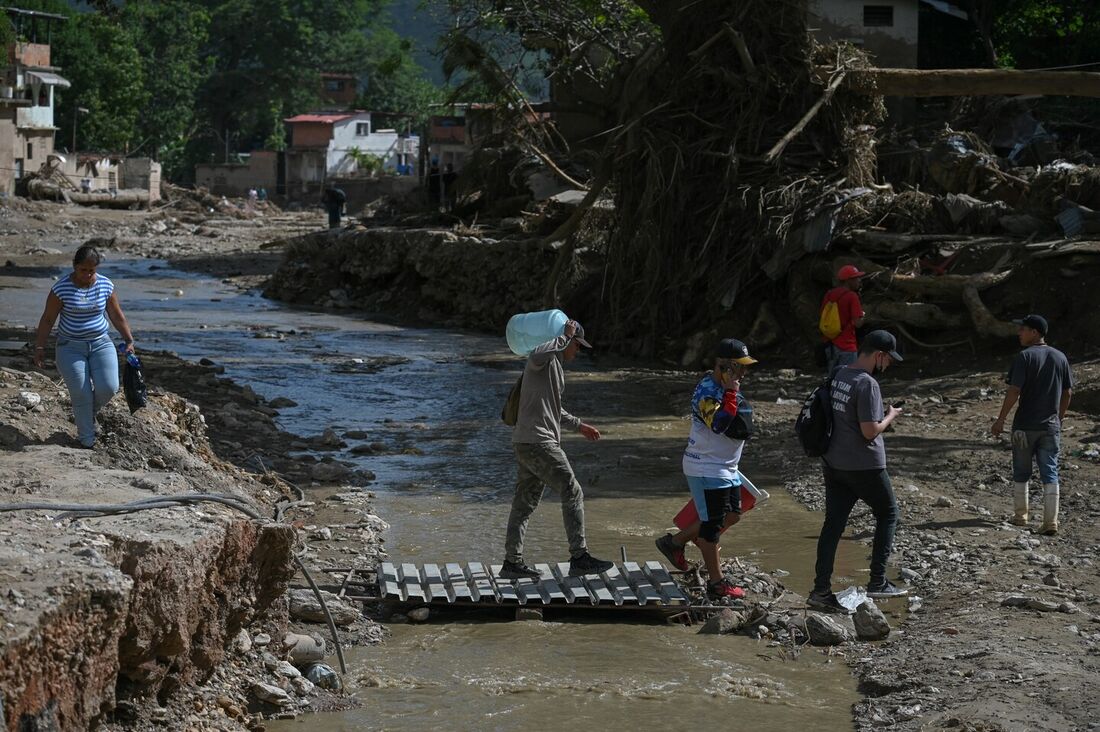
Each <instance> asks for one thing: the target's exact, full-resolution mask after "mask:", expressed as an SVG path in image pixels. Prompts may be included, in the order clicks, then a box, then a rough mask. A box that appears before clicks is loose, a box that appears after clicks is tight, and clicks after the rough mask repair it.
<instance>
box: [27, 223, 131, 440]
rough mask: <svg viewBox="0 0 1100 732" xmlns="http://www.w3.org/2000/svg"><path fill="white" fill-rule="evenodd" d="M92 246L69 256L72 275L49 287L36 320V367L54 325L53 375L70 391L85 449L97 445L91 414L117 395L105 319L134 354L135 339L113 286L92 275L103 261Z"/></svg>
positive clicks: (114, 358)
mask: <svg viewBox="0 0 1100 732" xmlns="http://www.w3.org/2000/svg"><path fill="white" fill-rule="evenodd" d="M101 259H102V258H101V257H100V256H99V252H98V251H96V249H95V247H93V246H90V245H87V244H85V245H84V246H82V247H80V248H79V249H77V250H76V254H74V255H73V271H72V272H71V273H70V274H67V275H65V276H64V277H62V278H61V279H59V280H58V281H57V282H55V283H54V285H53V287H51V288H50V294H49V295H47V296H46V309H45V310H44V311H43V312H42V319H41V320H39V321H38V338H37V340H36V342H35V347H34V363H35V365H36V366H38V367H39V368H42V365H43V363H44V362H45V357H46V339H47V338H48V337H49V335H50V331H51V330H53V324H54V321H56V320H57V319H58V316H59V315H60V316H61V322H60V323H58V326H57V351H56V359H57V370H58V371H60V372H61V376H62V377H63V378H64V379H65V385H66V386H67V387H68V388H69V398H70V400H71V401H72V404H73V417H74V418H75V419H76V436H77V439H78V440H79V441H80V444H81V445H83V446H84V447H92V445H94V444H95V415H96V413H97V412H98V411H99V410H100V409H102V408H103V405H105V404H106V403H107V402H109V401H110V400H111V397H113V396H114V395H115V392H117V391H118V354H117V353H116V352H115V347H114V344H113V343H111V337H110V335H109V333H108V326H107V320H108V318H109V319H110V321H111V323H113V324H114V326H115V328H116V329H117V330H118V332H119V333H120V334H121V335H122V337H123V339H125V341H126V353H133V352H134V335H133V334H132V333H131V332H130V324H129V323H127V322H126V316H125V315H123V314H122V306H121V305H119V304H118V295H116V294H115V285H114V283H113V282H111V281H110V280H109V279H107V278H106V277H104V276H103V275H101V274H97V273H96V268H97V267H98V266H99V263H100V261H101Z"/></svg>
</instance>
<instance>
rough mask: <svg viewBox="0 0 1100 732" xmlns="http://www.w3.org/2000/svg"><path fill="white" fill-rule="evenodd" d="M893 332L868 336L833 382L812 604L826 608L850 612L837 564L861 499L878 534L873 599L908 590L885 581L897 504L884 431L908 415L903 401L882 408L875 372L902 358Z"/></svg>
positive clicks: (873, 559) (869, 586)
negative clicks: (838, 585) (835, 579)
mask: <svg viewBox="0 0 1100 732" xmlns="http://www.w3.org/2000/svg"><path fill="white" fill-rule="evenodd" d="M897 348H898V346H897V341H896V340H895V339H894V336H892V335H890V334H889V333H887V332H886V331H884V330H875V331H871V332H870V333H868V334H867V336H866V337H865V338H864V339H863V343H861V344H860V347H859V354H858V356H857V357H856V360H855V362H854V363H852V364H851V365H849V366H843V367H841V368H840V369H839V370H837V372H836V373H835V374H834V375H833V377H832V381H831V382H830V392H831V401H832V405H833V412H832V415H833V431H832V436H831V437H830V439H829V448H828V449H827V450H826V451H825V454H824V455H823V456H822V466H821V468H822V471H823V472H824V474H825V523H824V524H823V525H822V527H821V535H820V536H819V537H818V539H817V564H816V566H815V573H816V576H815V577H814V588H813V591H812V592H811V593H810V597H809V599H808V601H807V604H808V605H809V606H810V607H813V608H817V609H819V610H824V611H826V612H834V613H847V612H848V611H847V609H846V608H845V607H844V606H843V605H841V604H840V602H839V601H838V600H837V598H836V595H834V594H833V588H832V576H833V562H834V560H835V558H836V548H837V545H838V544H840V537H841V536H842V535H843V534H844V528H845V527H846V526H847V525H848V516H849V515H850V514H851V513H852V508H853V507H855V505H856V501H863V502H864V503H866V504H867V505H868V506H870V507H871V512H872V513H873V514H874V516H875V536H874V540H873V542H872V545H871V581H870V582H869V583H868V584H867V594H868V595H869V596H871V597H899V596H901V595H905V594H908V593H907V592H906V591H905V590H902V589H899V588H898V587H895V586H894V583H892V582H891V581H890V580H888V579H886V560H887V559H889V557H890V551H891V549H892V548H893V544H894V530H895V529H896V528H897V523H898V504H897V501H896V500H895V498H894V488H893V486H892V485H891V484H890V475H889V474H888V473H887V472H886V446H885V444H883V441H882V433H883V432H885V431H886V428H887V427H889V426H890V425H891V424H893V422H894V420H895V419H897V418H898V416H899V415H900V414H901V410H900V409H898V407H897V406H891V407H889V408H887V409H885V410H884V409H883V405H882V394H881V393H880V392H879V386H878V382H877V381H875V378H874V376H872V374H880V373H882V372H883V371H885V370H886V369H887V368H889V366H890V364H892V363H893V362H895V361H901V360H902V358H901V356H900V355H899V354H898V351H897Z"/></svg>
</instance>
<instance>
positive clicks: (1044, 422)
mask: <svg viewBox="0 0 1100 732" xmlns="http://www.w3.org/2000/svg"><path fill="white" fill-rule="evenodd" d="M1005 380H1006V381H1007V382H1008V384H1009V386H1018V387H1020V401H1019V403H1018V404H1017V406H1016V414H1015V416H1014V417H1013V418H1012V429H1013V430H1028V431H1035V432H1039V431H1042V430H1047V431H1049V432H1051V433H1054V432H1059V431H1060V430H1061V429H1062V425H1061V422H1060V421H1059V419H1058V403H1059V402H1060V401H1061V399H1062V392H1063V391H1065V390H1066V389H1072V388H1073V374H1072V373H1070V370H1069V361H1068V360H1067V359H1066V356H1065V354H1064V353H1062V352H1061V351H1059V350H1058V349H1057V348H1051V347H1050V346H1047V345H1040V346H1030V347H1028V348H1025V349H1024V350H1022V351H1020V352H1019V353H1017V354H1016V358H1015V359H1013V360H1012V366H1011V367H1009V369H1008V377H1007V378H1006V379H1005Z"/></svg>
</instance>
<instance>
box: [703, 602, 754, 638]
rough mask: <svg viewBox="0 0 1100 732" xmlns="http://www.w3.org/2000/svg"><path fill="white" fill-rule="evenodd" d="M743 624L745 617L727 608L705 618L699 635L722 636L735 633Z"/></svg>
mask: <svg viewBox="0 0 1100 732" xmlns="http://www.w3.org/2000/svg"><path fill="white" fill-rule="evenodd" d="M744 624H745V616H744V615H742V614H741V613H738V612H734V611H733V610H730V609H729V608H723V609H721V610H719V611H718V612H717V613H715V614H714V615H711V616H710V617H709V618H707V621H706V622H705V623H703V627H702V628H700V629H699V634H700V635H723V634H725V633H736V632H737V631H739V630H741V626H742V625H744Z"/></svg>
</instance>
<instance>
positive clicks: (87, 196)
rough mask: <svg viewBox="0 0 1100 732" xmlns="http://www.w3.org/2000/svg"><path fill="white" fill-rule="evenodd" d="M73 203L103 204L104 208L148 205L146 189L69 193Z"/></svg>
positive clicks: (83, 204)
mask: <svg viewBox="0 0 1100 732" xmlns="http://www.w3.org/2000/svg"><path fill="white" fill-rule="evenodd" d="M69 199H70V200H71V201H72V202H73V203H79V204H80V205H82V206H103V207H104V208H130V207H131V206H148V205H149V193H148V191H119V192H118V193H77V192H75V191H73V192H70V193H69Z"/></svg>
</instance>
